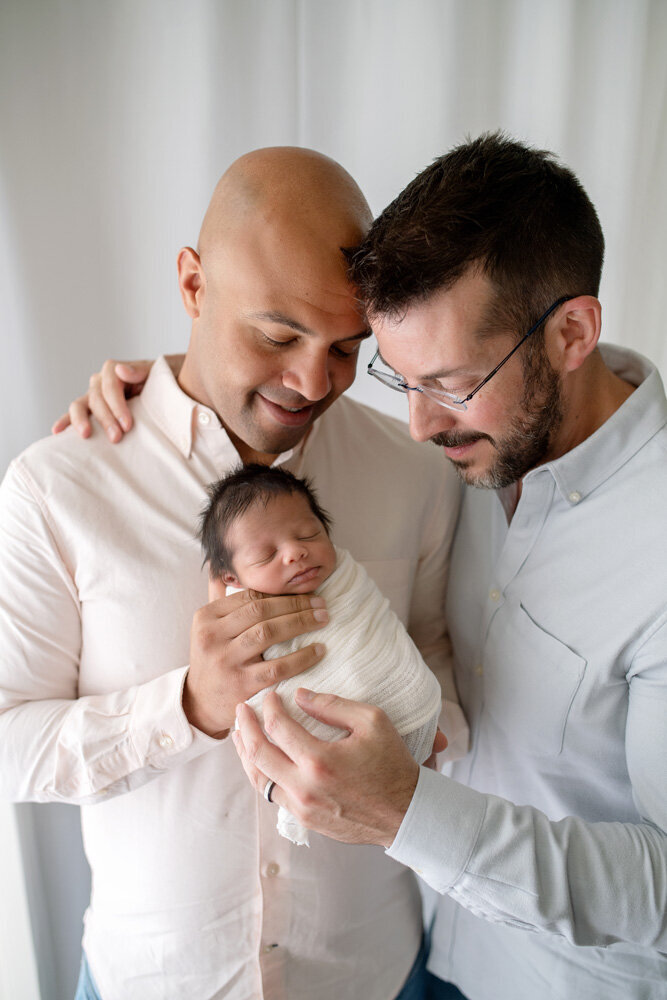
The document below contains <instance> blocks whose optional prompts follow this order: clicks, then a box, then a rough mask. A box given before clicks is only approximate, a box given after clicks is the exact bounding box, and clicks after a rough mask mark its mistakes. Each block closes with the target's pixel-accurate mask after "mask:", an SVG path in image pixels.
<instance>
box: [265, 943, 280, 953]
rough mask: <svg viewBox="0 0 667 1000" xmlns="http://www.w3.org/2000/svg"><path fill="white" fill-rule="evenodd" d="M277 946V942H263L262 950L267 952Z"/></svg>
mask: <svg viewBox="0 0 667 1000" xmlns="http://www.w3.org/2000/svg"><path fill="white" fill-rule="evenodd" d="M277 947H278V945H277V944H265V945H264V951H265V952H266V953H267V954H268V953H269V952H270V951H273V950H274V949H275V948H277Z"/></svg>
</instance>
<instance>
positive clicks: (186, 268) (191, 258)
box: [177, 247, 206, 319]
mask: <svg viewBox="0 0 667 1000" xmlns="http://www.w3.org/2000/svg"><path fill="white" fill-rule="evenodd" d="M177 266H178V287H179V288H180V290H181V298H182V299H183V305H184V306H185V311H186V313H187V314H188V316H189V317H190V319H198V318H199V313H200V311H201V300H202V297H203V294H204V288H205V285H206V279H205V278H204V271H203V269H202V266H201V260H200V258H199V254H198V253H197V251H196V250H193V249H192V247H183V249H182V250H181V251H180V252H179V254H178V260H177Z"/></svg>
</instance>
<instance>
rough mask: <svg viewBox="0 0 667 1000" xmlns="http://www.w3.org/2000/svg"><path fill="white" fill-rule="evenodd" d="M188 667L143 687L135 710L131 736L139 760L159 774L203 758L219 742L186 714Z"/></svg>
mask: <svg viewBox="0 0 667 1000" xmlns="http://www.w3.org/2000/svg"><path fill="white" fill-rule="evenodd" d="M188 670H189V666H185V667H179V668H178V669H177V670H170V671H169V672H168V673H166V674H163V675H162V676H161V677H156V678H155V679H154V680H152V681H149V682H148V683H147V684H142V685H141V687H140V688H139V689H138V691H137V697H136V699H135V702H134V705H133V707H132V722H131V735H132V742H133V744H134V746H135V748H136V750H137V754H138V756H139V759H140V760H141V761H142V763H144V764H149V765H151V767H155V768H158V769H160V770H162V769H165V770H166V769H167V768H170V767H173V766H174V765H176V764H179V765H180V764H185V763H187V762H188V761H189V760H193V759H194V758H195V757H199V756H201V754H203V753H206V751H207V750H210V749H211V748H212V747H215V746H219V745H220V740H216V739H213V737H211V736H207V735H206V734H205V733H202V732H200V731H199V730H198V729H195V728H194V726H191V725H190V723H189V722H188V719H187V717H186V715H185V712H184V711H183V700H182V699H183V685H184V684H185V678H186V676H187V673H188Z"/></svg>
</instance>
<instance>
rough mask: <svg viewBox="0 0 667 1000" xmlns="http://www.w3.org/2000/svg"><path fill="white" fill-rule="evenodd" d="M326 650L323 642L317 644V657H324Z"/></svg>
mask: <svg viewBox="0 0 667 1000" xmlns="http://www.w3.org/2000/svg"><path fill="white" fill-rule="evenodd" d="M324 653H325V648H324V646H323V645H322V643H321V642H316V643H315V656H324Z"/></svg>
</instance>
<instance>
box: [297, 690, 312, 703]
mask: <svg viewBox="0 0 667 1000" xmlns="http://www.w3.org/2000/svg"><path fill="white" fill-rule="evenodd" d="M314 697H315V692H314V691H310V690H309V689H308V688H299V701H312V700H313V698H314Z"/></svg>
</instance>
